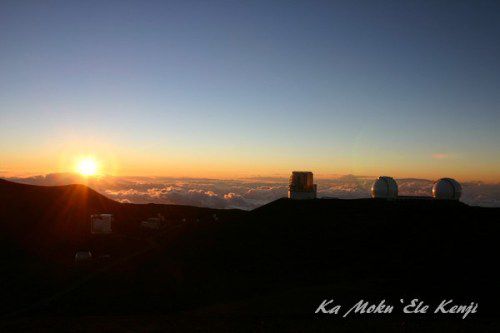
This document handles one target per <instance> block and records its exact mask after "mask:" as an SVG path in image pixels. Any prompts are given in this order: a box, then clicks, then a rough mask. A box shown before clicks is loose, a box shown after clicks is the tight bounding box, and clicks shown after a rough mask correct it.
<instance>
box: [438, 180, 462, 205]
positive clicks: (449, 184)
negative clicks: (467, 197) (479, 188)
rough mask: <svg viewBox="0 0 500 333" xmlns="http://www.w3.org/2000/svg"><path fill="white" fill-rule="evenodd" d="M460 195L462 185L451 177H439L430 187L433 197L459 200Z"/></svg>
mask: <svg viewBox="0 0 500 333" xmlns="http://www.w3.org/2000/svg"><path fill="white" fill-rule="evenodd" d="M461 195H462V186H461V185H460V183H459V182H457V181H456V180H455V179H452V178H441V179H439V180H438V181H436V182H435V183H434V186H433V187H432V196H433V197H434V199H441V200H459V199H460V196H461Z"/></svg>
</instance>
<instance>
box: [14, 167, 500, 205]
mask: <svg viewBox="0 0 500 333" xmlns="http://www.w3.org/2000/svg"><path fill="white" fill-rule="evenodd" d="M7 179H8V180H11V181H15V182H19V183H25V184H32V185H68V184H76V183H80V184H87V185H88V186H90V187H91V188H93V189H94V190H96V191H98V192H99V193H101V194H103V195H105V196H107V197H109V198H111V199H114V200H117V201H120V202H131V203H162V204H176V205H190V206H199V207H211V208H239V209H246V210H250V209H253V208H256V207H259V206H261V205H264V204H266V203H269V202H271V201H273V200H276V199H278V198H282V197H286V195H287V188H288V179H287V178H280V177H276V178H273V177H267V178H244V179H233V180H224V179H201V178H167V177H155V178H153V177H110V176H106V177H100V178H91V179H85V178H82V177H81V176H79V175H74V174H63V173H58V174H47V175H43V176H34V177H25V178H7ZM374 180H375V177H366V176H354V175H346V176H340V177H336V178H331V179H317V180H316V182H317V184H318V197H320V198H321V197H331V198H341V199H353V198H367V197H369V196H370V187H371V185H372V183H373V181H374ZM396 181H397V183H398V185H399V194H400V195H411V196H413V195H415V196H429V195H431V189H432V184H433V182H432V181H431V180H426V179H396ZM462 187H463V195H462V201H463V202H465V203H467V204H470V205H477V206H487V207H500V184H487V183H483V182H467V183H463V184H462Z"/></svg>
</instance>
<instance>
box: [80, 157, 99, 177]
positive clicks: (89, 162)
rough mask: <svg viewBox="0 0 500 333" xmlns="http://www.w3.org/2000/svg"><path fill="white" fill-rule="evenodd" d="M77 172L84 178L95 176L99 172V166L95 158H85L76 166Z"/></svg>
mask: <svg viewBox="0 0 500 333" xmlns="http://www.w3.org/2000/svg"><path fill="white" fill-rule="evenodd" d="M76 171H77V172H78V173H79V174H81V175H83V176H95V175H97V174H98V171H99V164H98V163H97V161H96V160H95V159H94V158H93V157H85V158H83V159H81V160H80V161H79V162H78V163H77V165H76Z"/></svg>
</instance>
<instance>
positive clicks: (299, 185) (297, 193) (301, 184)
mask: <svg viewBox="0 0 500 333" xmlns="http://www.w3.org/2000/svg"><path fill="white" fill-rule="evenodd" d="M316 192H317V186H316V184H314V181H313V173H312V172H310V171H293V172H292V175H291V176H290V184H289V187H288V197H289V198H290V199H294V200H307V199H316Z"/></svg>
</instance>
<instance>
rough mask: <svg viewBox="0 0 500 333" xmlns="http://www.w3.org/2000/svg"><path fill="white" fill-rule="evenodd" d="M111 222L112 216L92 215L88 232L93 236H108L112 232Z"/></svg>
mask: <svg viewBox="0 0 500 333" xmlns="http://www.w3.org/2000/svg"><path fill="white" fill-rule="evenodd" d="M113 221H114V217H113V214H92V215H90V230H91V232H92V233H93V234H110V233H112V232H113V231H112V229H111V224H112V223H113Z"/></svg>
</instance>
